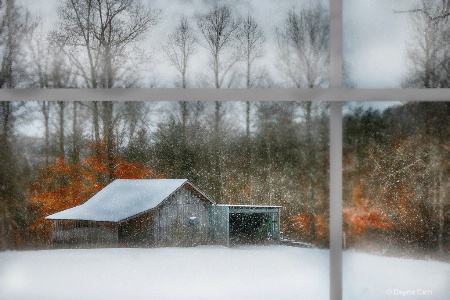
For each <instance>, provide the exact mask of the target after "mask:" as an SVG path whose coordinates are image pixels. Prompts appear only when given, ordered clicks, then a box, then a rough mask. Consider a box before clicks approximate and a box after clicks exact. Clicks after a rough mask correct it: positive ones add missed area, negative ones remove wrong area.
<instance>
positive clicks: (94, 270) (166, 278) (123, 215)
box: [0, 101, 329, 299]
mask: <svg viewBox="0 0 450 300" xmlns="http://www.w3.org/2000/svg"><path fill="white" fill-rule="evenodd" d="M0 103H1V110H0V112H1V115H0V116H1V120H2V122H1V124H3V125H4V127H3V131H2V136H1V137H2V141H3V143H2V144H1V147H0V151H1V153H0V159H1V160H0V161H1V168H0V176H1V177H0V182H1V183H2V189H0V196H1V197H2V198H1V199H2V202H1V205H2V206H1V209H2V210H1V213H2V215H1V219H0V220H1V223H0V226H2V227H1V229H2V230H1V231H0V232H1V233H2V236H1V239H0V247H1V248H0V249H2V250H3V249H11V250H14V251H4V252H0V296H2V297H3V296H4V298H6V299H8V298H36V297H38V298H45V299H54V298H57V299H60V298H68V297H71V296H73V295H77V296H78V298H83V299H86V298H90V297H91V296H92V295H95V296H94V297H95V298H108V299H123V298H147V297H150V298H157V299H166V298H169V299H171V298H172V299H173V298H183V299H195V298H204V297H205V295H207V298H208V299H230V298H237V299H241V298H244V299H261V298H267V297H270V298H274V299H280V298H283V299H313V298H314V299H328V298H329V251H328V247H329V223H328V220H329V200H328V199H329V172H328V168H329V142H328V141H329V125H328V124H329V108H328V103H324V102H287V101H286V102H242V101H241V102H240V101H235V102H231V101H230V102H183V101H181V102H177V101H172V102H168V101H161V102H137V101H136V102H88V101H80V102H48V101H42V102H31V101H30V102H0ZM125 179H128V180H125ZM138 179H147V180H143V181H142V180H138ZM186 180H188V181H186ZM46 217H47V219H46ZM79 248H82V249H83V250H81V249H79ZM93 248H94V249H93ZM24 249H27V250H29V251H21V250H24ZM37 249H43V250H46V251H36V250H37ZM44 266H45V270H46V271H45V272H42V270H43V268H44ZM105 271H106V272H105ZM99 278H100V279H99ZM92 282H95V284H92ZM193 287H195V288H193ZM197 287H198V288H197ZM98 295H100V296H98ZM144 295H145V296H144Z"/></svg>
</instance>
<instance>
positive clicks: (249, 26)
mask: <svg viewBox="0 0 450 300" xmlns="http://www.w3.org/2000/svg"><path fill="white" fill-rule="evenodd" d="M238 40H239V43H240V47H241V49H242V52H243V59H244V61H245V63H246V72H245V73H246V76H245V79H246V82H245V84H246V87H247V88H251V87H254V86H255V84H256V82H255V79H256V76H254V75H253V69H254V63H255V61H256V60H257V59H258V58H261V57H262V54H263V50H264V43H265V41H266V38H265V37H264V32H263V31H262V29H261V28H260V26H259V25H258V23H256V21H255V20H254V19H253V18H252V16H251V15H250V14H248V15H247V17H246V18H245V19H244V20H243V22H242V24H241V27H240V29H239V32H238Z"/></svg>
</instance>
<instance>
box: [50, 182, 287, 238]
mask: <svg viewBox="0 0 450 300" xmlns="http://www.w3.org/2000/svg"><path fill="white" fill-rule="evenodd" d="M279 212H280V207H278V206H236V205H228V206H227V205H216V204H215V202H214V201H213V200H212V199H211V198H210V197H209V196H208V195H206V194H205V193H203V192H201V191H200V190H199V189H198V188H197V187H195V186H194V185H193V184H192V183H190V182H189V181H188V180H186V179H148V180H147V179H137V180H134V179H133V180H131V179H118V180H115V181H113V182H112V183H111V184H109V185H108V186H107V187H105V188H104V189H102V190H101V191H100V192H98V193H97V194H96V195H94V196H93V197H92V198H91V199H89V200H88V201H86V202H85V203H84V204H82V205H79V206H76V207H73V208H71V209H67V210H64V211H61V212H59V213H56V214H53V215H51V216H48V217H47V218H46V219H48V220H50V221H51V222H52V243H53V245H54V246H55V247H118V246H122V247H125V246H127V247H158V246H195V245H201V244H203V245H204V244H222V245H226V246H230V245H233V244H244V243H245V244H248V243H263V242H264V243H267V241H272V242H278V241H279Z"/></svg>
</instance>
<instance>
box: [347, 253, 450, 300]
mask: <svg viewBox="0 0 450 300" xmlns="http://www.w3.org/2000/svg"><path fill="white" fill-rule="evenodd" d="M343 291H344V294H343V295H344V299H346V300H360V299H364V300H379V299H408V300H409V299H424V300H426V299H428V300H448V299H450V264H448V263H443V262H437V261H428V260H413V259H405V258H392V257H384V256H375V255H370V254H364V253H356V252H347V253H345V254H344V256H343Z"/></svg>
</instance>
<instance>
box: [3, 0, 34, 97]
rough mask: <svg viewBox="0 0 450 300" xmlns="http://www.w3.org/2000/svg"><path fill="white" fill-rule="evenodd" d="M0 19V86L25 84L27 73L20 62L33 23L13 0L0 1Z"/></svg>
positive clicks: (9, 86)
mask: <svg viewBox="0 0 450 300" xmlns="http://www.w3.org/2000/svg"><path fill="white" fill-rule="evenodd" d="M0 20H1V21H0V53H1V57H0V63H1V66H0V67H1V69H0V87H3V88H15V87H19V86H21V85H22V86H23V85H26V79H27V75H28V74H27V70H26V67H25V66H24V64H23V63H22V62H23V59H22V56H23V46H24V42H25V40H26V39H25V36H26V35H27V33H28V32H29V31H30V30H31V27H32V26H33V24H32V23H31V22H30V20H29V15H28V12H26V11H25V10H23V9H22V8H21V7H19V6H18V5H16V2H15V1H14V0H7V1H5V2H3V3H2V2H1V1H0Z"/></svg>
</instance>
